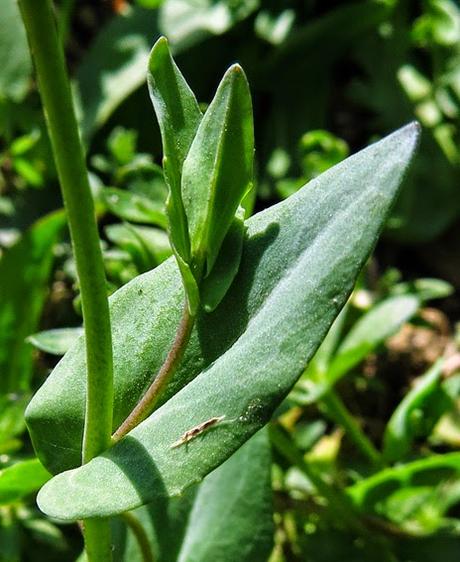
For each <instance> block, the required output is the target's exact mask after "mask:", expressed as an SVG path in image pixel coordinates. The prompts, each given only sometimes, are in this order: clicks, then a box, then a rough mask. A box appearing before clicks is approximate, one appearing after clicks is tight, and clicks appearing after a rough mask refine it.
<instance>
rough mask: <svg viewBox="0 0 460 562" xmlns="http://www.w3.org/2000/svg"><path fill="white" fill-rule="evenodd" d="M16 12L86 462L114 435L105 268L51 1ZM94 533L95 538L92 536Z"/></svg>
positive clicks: (105, 554) (99, 554)
mask: <svg viewBox="0 0 460 562" xmlns="http://www.w3.org/2000/svg"><path fill="white" fill-rule="evenodd" d="M19 6H20V9H21V12H22V17H23V20H24V24H25V27H26V31H27V36H28V40H29V45H30V49H31V52H32V55H33V59H34V62H35V68H36V72H37V77H38V84H39V89H40V93H41V98H42V103H43V107H44V111H45V117H46V121H47V127H48V132H49V136H50V139H51V145H52V148H53V153H54V159H55V162H56V168H57V171H58V176H59V180H60V184H61V190H62V195H63V199H64V204H65V208H66V211H67V218H68V222H69V228H70V235H71V239H72V246H73V251H74V255H75V262H76V266H77V272H78V278H79V282H80V291H81V300H82V309H83V322H84V327H85V336H86V365H87V395H86V415H85V429H84V436H83V459H82V460H83V462H84V463H85V462H88V461H89V460H91V459H92V458H93V457H95V456H96V455H98V454H99V453H101V452H102V451H103V450H105V449H107V448H108V447H109V445H110V436H111V431H112V410H113V365H112V338H111V331H110V316H109V307H108V301H107V288H106V280H105V273H104V265H103V261H102V254H101V249H100V245H99V236H98V231H97V223H96V218H95V213H94V204H93V199H92V196H91V191H90V187H89V181H88V173H87V170H86V166H85V159H84V153H83V148H82V145H81V142H80V137H79V133H78V126H77V121H76V118H75V112H74V107H73V103H72V96H71V91H70V84H69V79H68V76H67V72H66V68H65V61H64V53H63V51H62V45H61V43H60V41H59V37H58V32H57V26H56V21H55V19H54V14H53V6H52V4H51V0H40V1H38V2H37V0H19ZM85 528H86V529H87V531H85V532H86V533H87V537H86V545H87V549H88V551H89V552H90V553H91V555H88V558H89V560H95V561H96V560H97V562H99V561H102V560H104V561H105V560H109V559H110V557H111V550H110V530H109V527H108V522H107V521H102V520H101V521H97V522H96V521H92V522H86V523H85ZM93 528H97V529H98V531H97V533H96V531H95V532H94V533H92V529H93ZM103 529H105V530H104V531H103ZM96 534H98V539H97V541H95V537H96ZM93 541H95V542H94V543H93Z"/></svg>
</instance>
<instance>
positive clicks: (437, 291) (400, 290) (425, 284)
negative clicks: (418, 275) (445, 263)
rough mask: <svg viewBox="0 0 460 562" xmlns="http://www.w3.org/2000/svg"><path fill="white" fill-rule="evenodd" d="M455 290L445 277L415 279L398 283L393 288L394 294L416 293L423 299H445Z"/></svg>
mask: <svg viewBox="0 0 460 562" xmlns="http://www.w3.org/2000/svg"><path fill="white" fill-rule="evenodd" d="M453 292H454V288H453V287H452V285H451V284H450V283H448V282H447V281H444V280H443V279H430V278H427V279H415V280H414V281H409V282H406V283H398V284H397V285H395V286H394V287H393V288H392V289H391V293H392V294H394V295H404V294H414V295H415V296H417V297H418V298H419V299H420V300H421V301H430V300H433V299H445V298H447V297H449V296H450V295H451V294H452V293H453Z"/></svg>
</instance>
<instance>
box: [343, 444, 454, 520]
mask: <svg viewBox="0 0 460 562" xmlns="http://www.w3.org/2000/svg"><path fill="white" fill-rule="evenodd" d="M459 477H460V453H447V454H445V455H432V456H430V457H428V458H425V459H420V460H416V461H413V462H410V463H407V464H403V465H399V466H396V467H394V468H386V469H384V470H382V471H380V472H378V473H377V474H374V475H373V476H371V477H369V478H366V479H365V480H361V481H360V482H358V483H357V484H354V485H353V486H350V487H349V488H347V493H348V494H349V496H350V498H351V499H352V501H353V502H354V504H355V505H356V507H357V508H358V509H360V510H362V511H365V512H371V513H372V512H374V511H375V510H376V509H377V508H378V506H379V504H380V505H381V504H382V502H384V501H385V500H386V499H387V498H389V497H390V496H391V495H392V494H395V493H396V492H398V491H399V490H404V489H409V488H411V487H431V488H438V489H439V487H440V486H441V484H442V483H443V482H444V483H445V482H454V481H456V480H458V479H459Z"/></svg>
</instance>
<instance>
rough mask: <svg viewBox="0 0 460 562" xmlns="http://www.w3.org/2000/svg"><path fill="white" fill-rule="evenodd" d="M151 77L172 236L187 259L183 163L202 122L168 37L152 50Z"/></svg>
mask: <svg viewBox="0 0 460 562" xmlns="http://www.w3.org/2000/svg"><path fill="white" fill-rule="evenodd" d="M147 79H148V85H149V92H150V97H151V99H152V103H153V107H154V108H155V113H156V116H157V119H158V124H159V126H160V131H161V139H162V142H163V168H164V172H165V178H166V181H167V183H168V186H169V189H170V194H169V198H168V202H167V210H168V214H169V224H170V232H171V238H172V242H173V245H174V247H175V249H176V250H177V252H178V253H179V255H180V256H181V257H182V258H183V259H184V260H186V261H187V258H188V257H189V256H188V249H189V242H188V233H187V221H186V218H185V211H184V207H183V204H182V197H181V187H180V186H181V177H182V166H183V164H184V160H185V158H186V156H187V154H188V151H189V149H190V145H191V144H192V141H193V139H194V137H195V134H196V131H197V129H198V126H199V124H200V121H201V111H200V108H199V107H198V102H197V101H196V98H195V95H194V93H193V92H192V90H191V89H190V87H189V85H188V84H187V82H186V81H185V78H184V77H183V76H182V73H181V72H180V70H179V69H178V68H177V65H176V63H175V62H174V60H173V58H172V56H171V53H170V52H169V47H168V42H167V40H166V39H165V38H164V37H162V38H160V39H159V40H158V41H157V42H156V43H155V45H154V47H153V49H152V52H151V54H150V59H149V69H148V75H147Z"/></svg>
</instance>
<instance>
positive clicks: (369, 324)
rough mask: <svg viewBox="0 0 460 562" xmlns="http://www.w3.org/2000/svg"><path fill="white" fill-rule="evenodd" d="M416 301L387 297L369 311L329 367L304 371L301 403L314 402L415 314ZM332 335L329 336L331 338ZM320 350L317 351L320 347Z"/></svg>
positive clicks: (407, 297) (314, 366)
mask: <svg viewBox="0 0 460 562" xmlns="http://www.w3.org/2000/svg"><path fill="white" fill-rule="evenodd" d="M419 304H420V302H419V300H418V298H417V297H416V296H413V295H404V296H398V297H389V298H388V299H386V300H384V301H383V302H381V303H379V304H378V305H376V306H374V307H373V308H371V310H370V311H369V312H367V313H366V314H365V315H364V316H362V317H361V318H360V319H359V320H358V321H357V322H356V324H355V325H354V326H353V327H352V329H351V330H350V332H349V333H348V334H347V336H346V337H345V338H344V340H343V342H342V344H341V345H340V346H339V348H338V349H337V351H336V353H335V354H334V357H333V359H332V360H331V362H330V364H327V365H324V364H323V365H322V366H321V368H320V369H318V368H317V365H316V362H314V363H313V365H312V368H310V367H309V368H308V369H307V371H306V373H305V375H304V376H303V377H302V380H301V381H300V383H299V385H298V387H297V388H296V391H299V390H300V391H301V394H299V392H297V395H296V397H297V398H298V399H299V400H300V401H301V402H302V403H306V404H308V403H311V402H314V401H315V400H318V398H320V397H321V396H322V395H323V394H324V392H327V390H329V389H330V388H332V387H333V386H334V384H335V383H336V382H337V381H338V380H340V379H341V378H342V377H343V376H344V375H346V374H347V373H348V372H350V370H351V369H353V368H354V367H356V366H357V365H359V363H361V361H362V360H363V359H364V358H365V357H366V356H367V355H368V354H369V353H370V352H371V351H373V350H375V349H376V348H377V347H379V346H380V345H381V344H382V343H383V342H384V341H385V340H386V339H387V338H389V337H390V336H392V335H393V334H394V333H396V332H397V331H398V330H399V329H400V327H401V326H402V325H403V324H404V323H405V322H407V321H408V320H410V318H411V317H412V316H413V315H414V314H415V313H416V312H417V309H418V307H419ZM332 337H334V336H331V338H332ZM320 349H321V348H320Z"/></svg>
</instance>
